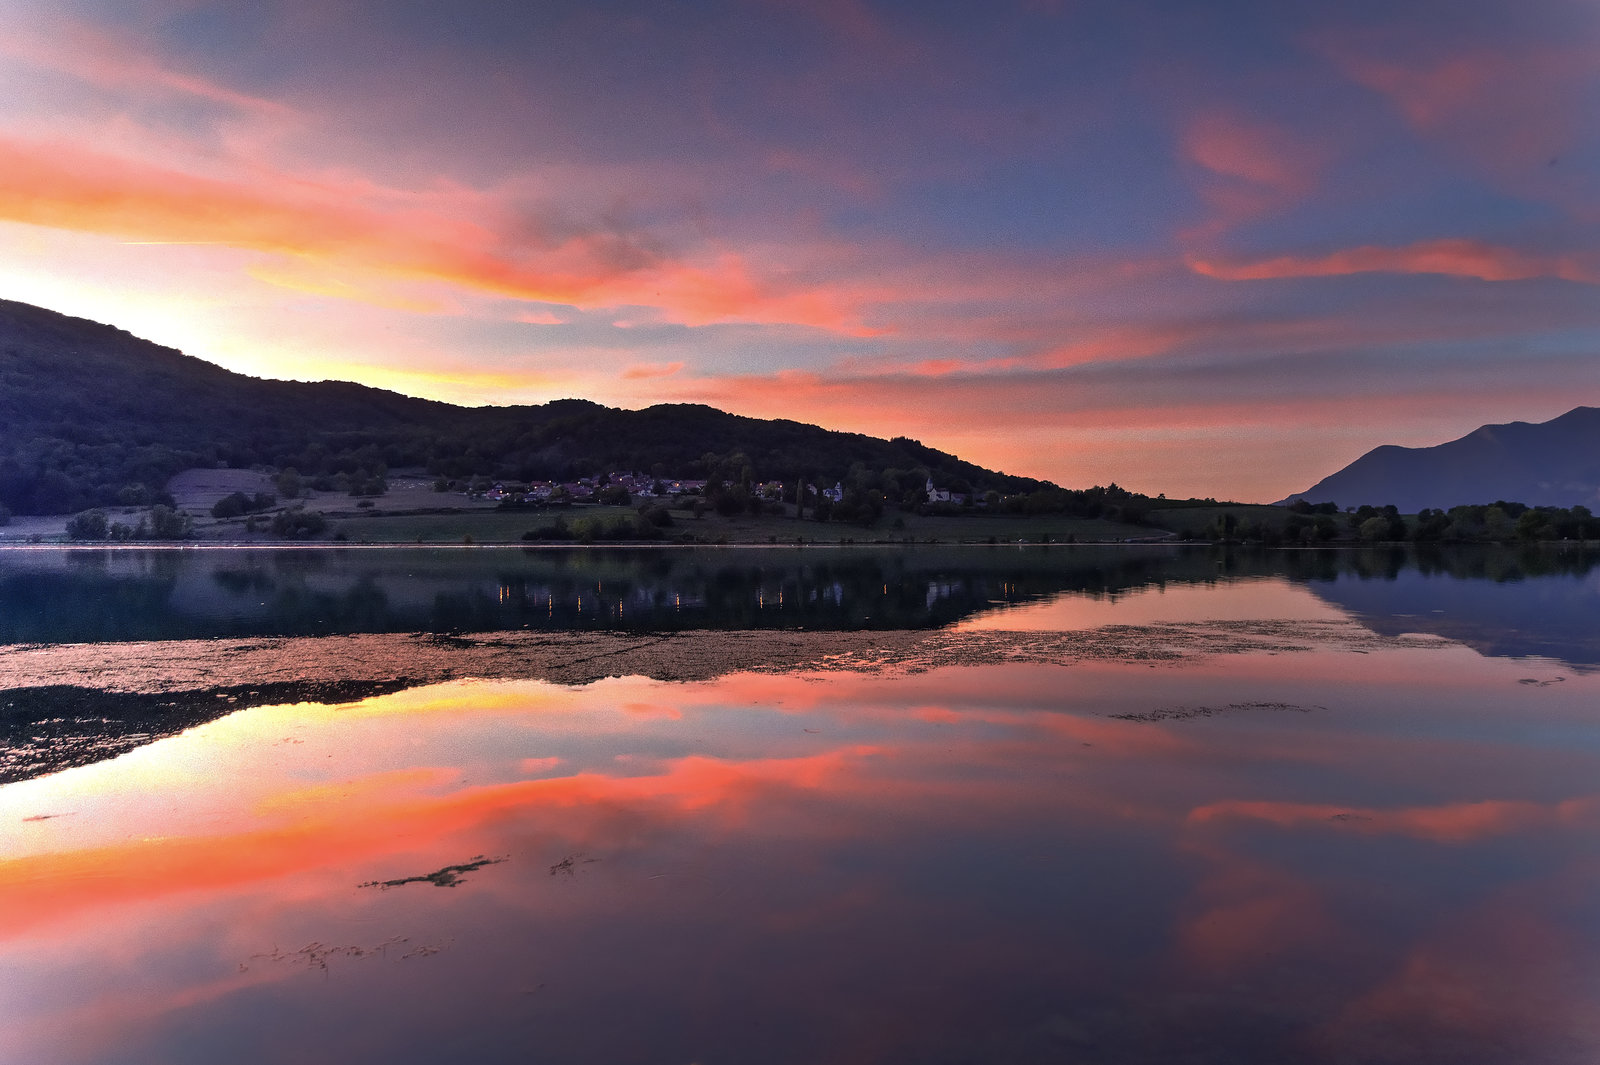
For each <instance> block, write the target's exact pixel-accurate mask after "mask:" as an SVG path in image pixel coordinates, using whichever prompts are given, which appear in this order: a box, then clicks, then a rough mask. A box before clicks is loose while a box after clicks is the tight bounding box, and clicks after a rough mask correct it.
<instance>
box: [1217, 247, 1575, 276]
mask: <svg viewBox="0 0 1600 1065" xmlns="http://www.w3.org/2000/svg"><path fill="white" fill-rule="evenodd" d="M1189 268H1190V269H1191V270H1193V271H1194V272H1195V273H1197V274H1203V275H1204V276H1206V277H1214V278H1217V279H1219V280H1223V281H1262V280H1269V279H1279V278H1291V277H1341V276H1345V275H1348V274H1365V273H1394V274H1443V275H1446V276H1450V277H1472V278H1477V279H1478V280H1480V281H1526V280H1530V279H1532V278H1536V277H1554V278H1559V279H1561V280H1563V281H1577V282H1581V283H1583V284H1589V285H1594V284H1600V265H1597V263H1596V261H1595V257H1594V256H1579V255H1530V254H1528V253H1526V252H1519V251H1516V250H1514V249H1511V248H1505V247H1500V246H1497V245H1494V244H1488V243H1485V242H1483V241H1478V240H1465V239H1452V240H1429V241H1420V242H1418V243H1416V244H1408V245H1406V246H1404V247H1400V248H1385V247H1379V246H1376V245H1365V246H1363V247H1359V248H1348V249H1345V250H1343V251H1336V252H1333V253H1331V254H1328V255H1323V256H1315V257H1308V256H1293V255H1285V256H1280V257H1278V258H1275V259H1262V260H1258V261H1256V262H1245V263H1226V262H1218V261H1215V260H1210V259H1190V260H1189Z"/></svg>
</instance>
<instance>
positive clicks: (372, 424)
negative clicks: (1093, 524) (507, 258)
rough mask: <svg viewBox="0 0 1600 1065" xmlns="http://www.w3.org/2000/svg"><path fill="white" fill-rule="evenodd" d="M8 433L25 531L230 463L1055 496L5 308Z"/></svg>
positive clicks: (717, 425) (623, 413)
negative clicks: (224, 353) (237, 368)
mask: <svg viewBox="0 0 1600 1065" xmlns="http://www.w3.org/2000/svg"><path fill="white" fill-rule="evenodd" d="M0 425H3V426H5V427H6V431H5V432H4V433H0V506H3V507H6V508H8V509H10V510H11V511H12V512H15V513H19V514H66V513H73V512H75V511H78V510H81V509H83V508H85V507H90V506H101V505H107V504H114V503H133V502H149V501H150V499H151V498H152V497H154V496H155V495H157V494H158V493H159V491H160V489H161V486H162V485H164V484H165V482H166V480H167V478H169V477H170V476H171V475H172V474H174V473H176V472H178V471H179V470H181V469H185V468H189V467H193V466H216V465H219V464H226V465H231V466H238V467H249V466H255V465H267V466H276V467H282V466H295V467H296V468H297V469H299V470H300V471H301V472H303V473H315V472H318V471H324V472H335V471H343V472H352V473H353V472H355V471H357V470H368V471H370V470H373V469H376V468H378V467H384V468H388V469H393V468H400V467H423V468H426V469H428V470H429V471H430V473H433V474H436V475H438V476H442V477H451V478H456V477H471V476H477V475H486V476H495V477H507V478H516V479H519V480H533V479H542V478H562V477H569V476H572V475H575V474H581V473H601V472H608V471H609V470H613V469H629V470H638V471H641V472H646V473H649V472H653V469H654V468H662V469H663V470H664V472H665V473H666V474H667V475H670V476H696V475H706V474H708V473H710V472H712V470H713V469H714V468H716V467H717V466H718V465H719V464H721V465H722V466H723V467H724V468H725V467H726V466H727V464H729V463H731V464H732V466H733V468H734V470H735V472H736V473H737V471H738V470H739V469H741V468H743V467H748V468H750V469H751V470H753V471H754V473H755V474H756V476H757V477H758V478H763V479H765V478H773V479H778V478H782V479H787V478H796V477H802V476H803V477H807V478H811V479H814V480H819V481H822V480H825V481H827V482H829V483H831V482H832V481H834V480H836V479H844V478H846V477H848V476H849V474H850V471H851V470H852V468H854V467H855V466H856V465H858V464H859V465H861V466H864V467H866V468H868V469H871V470H873V471H874V472H882V471H886V470H889V471H897V472H898V473H899V474H901V475H902V476H901V477H900V480H902V481H904V482H905V488H906V491H907V492H909V491H911V490H912V489H913V488H914V489H916V490H921V489H922V487H923V483H924V482H923V480H921V479H920V478H922V477H924V476H925V477H927V478H930V479H932V480H933V481H934V482H935V484H936V485H938V486H940V487H947V486H951V485H958V486H959V485H964V486H965V487H966V489H971V490H976V491H982V490H986V489H995V490H999V491H1002V492H1019V491H1030V490H1034V489H1037V488H1039V487H1041V486H1047V485H1048V482H1042V481H1038V480H1035V479H1033V478H1028V477H1018V476H1014V475H1011V474H1006V473H1003V472H1000V471H996V470H989V469H985V468H984V467H981V466H978V465H976V464H975V463H971V462H967V461H965V460H963V459H961V458H959V457H957V456H955V455H952V454H949V453H947V452H943V451H940V450H938V449H936V448H932V447H928V446H926V445H924V444H922V443H920V442H919V441H916V440H911V439H909V438H905V437H896V438H893V439H889V440H885V439H883V438H880V437H873V436H868V435H866V434H861V433H846V432H840V431H837V430H830V429H824V428H822V427H820V426H815V425H809V424H806V423H803V422H798V421H792V420H788V419H760V418H750V417H746V416H743V415H738V414H732V413H729V412H726V411H721V410H718V409H716V408H714V407H710V406H707V405H705V404H693V403H690V404H683V403H680V404H657V405H654V406H650V407H646V408H643V409H642V410H625V409H621V408H614V407H606V406H604V405H602V404H599V403H595V402H593V401H591V400H586V399H576V398H569V399H556V400H551V401H549V402H547V403H543V404H525V405H517V406H480V407H465V406H457V405H455V404H450V403H444V402H441V401H439V400H430V399H422V398H419V397H414V396H407V395H403V394H401V393H398V392H391V391H388V390H385V389H380V388H374V387H372V386H369V385H362V384H357V383H354V382H348V381H316V382H304V381H282V380H273V379H267V378H255V377H249V376H247V375H244V374H239V373H235V372H234V371H231V370H228V369H226V368H224V367H222V366H218V365H216V364H215V363H210V362H207V361H205V360H204V359H200V358H197V357H195V356H192V355H187V354H184V353H183V352H180V351H178V350H176V349H174V348H169V347H165V346H162V345H159V344H156V343H154V342H152V341H147V340H143V339H140V338H139V337H136V336H134V335H133V334H131V333H129V332H127V331H126V330H123V329H120V328H118V327H116V326H113V325H107V324H105V323H101V322H95V321H92V320H89V319H84V318H74V317H71V316H69V315H64V314H60V313H58V312H55V311H50V310H47V309H45V308H41V307H35V306H32V305H30V304H25V303H18V302H15V301H10V300H0ZM913 481H914V482H915V483H914V484H913V483H912V482H913ZM963 490H965V489H963Z"/></svg>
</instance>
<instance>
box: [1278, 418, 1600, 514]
mask: <svg viewBox="0 0 1600 1065" xmlns="http://www.w3.org/2000/svg"><path fill="white" fill-rule="evenodd" d="M1296 499H1304V500H1306V501H1308V502H1311V503H1325V502H1334V503H1338V504H1339V505H1341V506H1360V505H1362V504H1364V503H1370V504H1372V505H1374V506H1384V505H1386V504H1389V503H1393V504H1394V505H1395V506H1397V507H1399V508H1400V510H1401V511H1402V512H1404V513H1408V514H1410V513H1415V512H1416V511H1418V510H1421V509H1422V508H1424V507H1433V508H1436V509H1441V510H1448V509H1449V508H1450V507H1454V506H1460V505H1461V504H1469V503H1470V504H1477V503H1493V502H1495V501H1496V500H1502V499H1503V500H1507V501H1511V502H1520V503H1527V504H1528V505H1529V506H1555V507H1570V506H1574V505H1576V504H1582V505H1584V506H1587V507H1589V508H1590V509H1591V510H1600V407H1574V408H1573V409H1572V410H1570V411H1568V412H1567V413H1565V414H1563V415H1561V417H1559V418H1553V419H1551V420H1550V421H1547V422H1538V423H1536V424H1535V423H1529V422H1510V423H1508V424H1506V425H1485V426H1481V427H1480V428H1477V429H1474V430H1473V431H1472V432H1470V433H1468V434H1467V435H1466V436H1463V437H1462V438H1461V439H1459V440H1452V441H1450V442H1449V443H1447V444H1438V445H1436V446H1434V447H1396V446H1394V445H1385V446H1383V447H1378V448H1374V449H1372V450H1371V451H1369V452H1367V453H1366V454H1365V455H1362V456H1361V457H1360V458H1359V459H1356V461H1354V462H1352V463H1351V464H1350V465H1348V466H1346V467H1345V468H1344V469H1342V470H1340V471H1339V472H1338V473H1335V474H1333V475H1332V476H1331V477H1326V478H1324V479H1322V480H1320V481H1318V482H1317V483H1316V484H1314V485H1312V486H1311V487H1310V488H1308V489H1306V490H1305V491H1304V492H1296V493H1295V494H1294V495H1292V496H1290V497H1289V498H1288V499H1285V500H1283V502H1284V503H1289V502H1292V501H1294V500H1296Z"/></svg>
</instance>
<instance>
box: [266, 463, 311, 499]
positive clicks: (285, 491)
mask: <svg viewBox="0 0 1600 1065" xmlns="http://www.w3.org/2000/svg"><path fill="white" fill-rule="evenodd" d="M272 483H273V484H274V485H276V486H277V489H278V494H279V495H280V496H282V497H283V498H285V499H298V498H300V493H301V492H303V491H304V490H305V486H304V485H303V484H302V483H301V481H300V471H299V470H297V469H295V468H294V467H293V466H285V467H284V468H283V471H282V472H281V473H279V474H278V476H276V477H274V478H273V479H272Z"/></svg>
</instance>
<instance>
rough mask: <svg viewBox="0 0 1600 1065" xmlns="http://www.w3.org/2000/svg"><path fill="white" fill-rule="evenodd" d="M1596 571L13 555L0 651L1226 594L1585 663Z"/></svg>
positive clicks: (1380, 564) (983, 611)
mask: <svg viewBox="0 0 1600 1065" xmlns="http://www.w3.org/2000/svg"><path fill="white" fill-rule="evenodd" d="M1597 560H1600V552H1597V551H1594V550H1588V549H1583V548H1578V547H1572V548H1562V547H1543V548H1541V547H1529V548H1523V549H1512V548H1497V547H1481V546H1480V547H1461V548H1440V547H1422V548H1393V549H1387V548H1386V549H1362V550H1319V551H1263V550H1243V549H1234V548H1208V547H1176V546H1171V547H1165V546H1124V547H1051V548H1031V549H1016V548H998V549H996V548H931V547H919V548H888V549H872V548H855V549H826V548H807V549H804V550H802V549H797V548H759V549H742V550H741V549H645V550H637V549H636V550H628V549H620V550H604V549H578V550H571V549H540V550H522V549H485V550H448V549H415V550H412V549H398V550H395V549H390V550H381V549H369V550H363V549H347V550H337V551H335V550H327V551H323V550H293V551H262V550H247V551H239V550H210V551H201V550H191V551H137V550H135V551H97V550H87V551H63V550H10V551H0V643H49V642H56V643H76V642H92V641H120V640H147V639H179V638H209V637H215V636H274V635H326V634H333V633H368V632H418V631H426V632H485V631H496V630H506V629H523V628H527V629H549V630H572V629H599V630H624V631H673V630H688V629H704V628H710V629H734V630H742V629H772V628H790V629H794V628H808V629H831V630H853V629H917V628H936V627H940V626H945V625H950V624H954V623H957V622H963V621H965V622H968V623H971V624H975V625H977V626H980V627H991V628H992V627H1001V626H1009V627H1020V628H1034V627H1043V628H1051V627H1062V626H1081V625H1084V624H1089V623H1091V622H1092V620H1093V619H1097V618H1102V617H1110V616H1111V615H1113V614H1115V615H1116V616H1117V623H1138V621H1137V620H1136V619H1132V620H1130V616H1129V611H1128V610H1127V609H1126V608H1127V606H1128V605H1129V604H1128V600H1129V597H1130V596H1132V597H1134V599H1135V601H1138V602H1142V603H1143V604H1144V605H1145V606H1148V607H1152V608H1154V611H1155V616H1158V617H1159V616H1180V615H1181V614H1182V613H1183V611H1184V609H1186V606H1185V605H1184V604H1185V603H1198V602H1200V601H1201V600H1204V601H1205V602H1206V603H1207V607H1206V609H1217V608H1220V607H1221V606H1222V604H1223V601H1224V599H1226V598H1229V597H1228V596H1225V595H1222V594H1213V593H1217V592H1228V591H1229V590H1230V589H1233V590H1234V591H1236V592H1237V593H1238V594H1233V595H1232V596H1231V599H1232V600H1233V601H1234V602H1235V603H1236V604H1238V606H1239V609H1243V610H1253V611H1256V613H1254V614H1252V615H1251V616H1257V617H1260V616H1271V617H1300V616H1327V615H1328V614H1329V613H1330V612H1329V611H1326V610H1324V609H1323V608H1321V607H1316V606H1307V605H1306V604H1307V601H1305V600H1304V599H1298V600H1296V599H1293V597H1290V596H1286V595H1283V594H1280V593H1276V592H1273V591H1272V589H1273V588H1274V587H1276V588H1279V589H1281V588H1282V587H1284V586H1286V585H1292V586H1302V587H1306V588H1309V589H1311V590H1312V591H1313V592H1315V593H1316V594H1317V596H1319V597H1320V598H1321V599H1322V600H1324V601H1326V602H1327V603H1328V604H1330V605H1331V607H1332V608H1333V610H1332V611H1331V613H1332V614H1335V615H1337V614H1338V613H1339V612H1341V611H1342V612H1345V613H1346V614H1349V615H1353V616H1355V617H1357V618H1359V619H1360V620H1362V621H1363V622H1365V623H1367V624H1370V625H1371V626H1373V627H1374V628H1375V629H1376V630H1377V631H1380V632H1385V633H1388V632H1395V631H1423V632H1432V633H1435V634H1437V635H1443V636H1447V637H1449V638H1452V639H1461V640H1464V641H1466V642H1469V643H1471V644H1472V645H1473V646H1476V647H1479V648H1480V649H1482V650H1484V651H1485V652H1486V653H1491V654H1510V655H1549V656H1553V657H1558V658H1561V659H1563V660H1565V661H1568V662H1573V663H1583V664H1600V642H1597V641H1600V636H1597V635H1595V634H1594V631H1595V627H1594V626H1593V625H1592V624H1589V621H1590V619H1592V618H1593V617H1594V616H1595V614H1596V611H1597V609H1600V574H1596V572H1595V565H1596V562H1597ZM1150 593H1155V594H1150ZM1168 593H1171V595H1172V598H1171V599H1163V598H1162V596H1164V595H1165V594H1168ZM1184 593H1190V594H1188V596H1187V598H1185V594H1184ZM1269 599H1273V600H1274V601H1273V602H1271V603H1269V602H1268V600H1269ZM1163 602H1165V603H1166V604H1167V605H1166V606H1162V603H1163ZM1045 604H1051V605H1049V606H1047V607H1044V608H1043V609H1033V610H1031V611H1029V610H1018V609H1015V608H1016V607H1019V606H1021V607H1030V606H1032V607H1043V606H1044V605H1045ZM1252 604H1253V605H1252ZM1266 609H1271V610H1282V611H1291V612H1290V613H1272V614H1262V613H1260V611H1262V610H1266ZM1134 613H1137V611H1135V612H1134Z"/></svg>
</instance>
